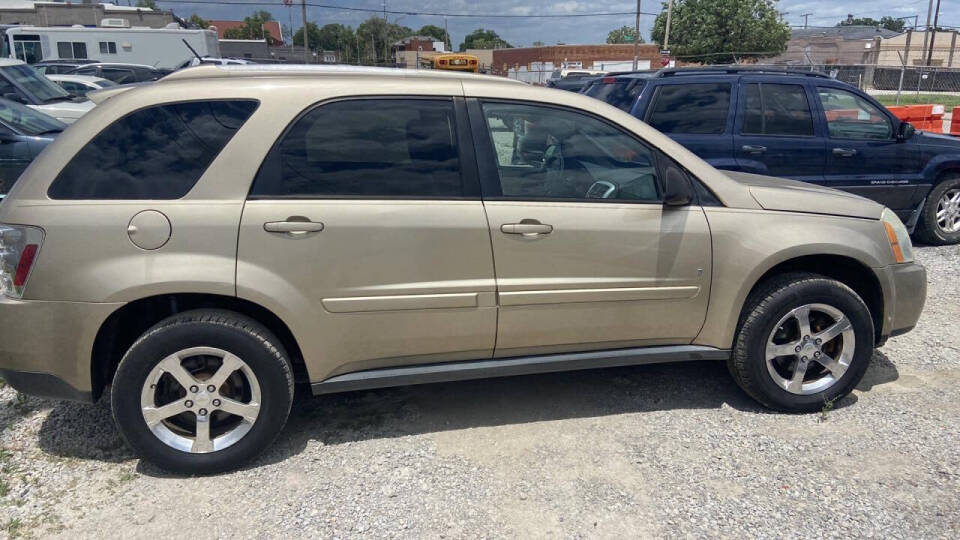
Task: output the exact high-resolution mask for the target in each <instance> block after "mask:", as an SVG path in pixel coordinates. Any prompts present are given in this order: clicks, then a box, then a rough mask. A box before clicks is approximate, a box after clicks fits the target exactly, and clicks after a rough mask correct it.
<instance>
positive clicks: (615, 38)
mask: <svg viewBox="0 0 960 540" xmlns="http://www.w3.org/2000/svg"><path fill="white" fill-rule="evenodd" d="M634 31H635V30H634V28H633V27H632V26H621V27H620V28H617V29H616V30H611V31H610V33H609V34H607V43H633V34H634ZM643 42H644V41H643V36H640V40H639V41H638V43H643Z"/></svg>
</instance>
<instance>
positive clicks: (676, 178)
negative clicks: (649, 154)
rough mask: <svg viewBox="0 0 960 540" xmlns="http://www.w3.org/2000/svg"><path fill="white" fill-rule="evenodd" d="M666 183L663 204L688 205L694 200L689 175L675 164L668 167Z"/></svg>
mask: <svg viewBox="0 0 960 540" xmlns="http://www.w3.org/2000/svg"><path fill="white" fill-rule="evenodd" d="M664 184H665V188H666V189H665V192H664V194H663V204H664V205H665V206H686V205H688V204H690V203H691V202H692V201H693V188H692V187H690V181H689V180H688V179H687V175H685V174H684V173H683V171H681V170H680V169H679V168H677V167H675V166H671V167H668V168H667V174H666V177H665V178H664Z"/></svg>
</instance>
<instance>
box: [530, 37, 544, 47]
mask: <svg viewBox="0 0 960 540" xmlns="http://www.w3.org/2000/svg"><path fill="white" fill-rule="evenodd" d="M544 45H546V43H544V42H542V41H540V40H539V39H538V40H537V41H534V42H533V44H532V46H533V47H543V46H544Z"/></svg>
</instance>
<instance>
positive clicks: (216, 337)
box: [111, 310, 293, 474]
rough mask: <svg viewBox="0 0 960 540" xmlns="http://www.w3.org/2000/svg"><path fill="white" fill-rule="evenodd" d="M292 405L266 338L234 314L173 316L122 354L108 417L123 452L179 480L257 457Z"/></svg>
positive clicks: (279, 355)
mask: <svg viewBox="0 0 960 540" xmlns="http://www.w3.org/2000/svg"><path fill="white" fill-rule="evenodd" d="M292 400H293V377H292V374H291V370H290V364H289V361H288V360H287V359H286V356H285V353H284V352H283V350H282V348H281V347H280V345H279V343H278V342H277V339H276V338H275V337H274V336H273V335H272V334H270V332H269V331H268V330H266V329H265V328H264V327H262V326H261V325H259V324H258V323H256V322H255V321H253V320H251V319H248V318H246V317H244V316H241V315H239V314H236V313H232V312H227V311H214V310H200V311H192V312H185V313H182V314H178V315H174V316H172V317H170V318H168V319H166V320H164V321H162V322H160V323H159V324H157V325H156V326H154V327H153V328H152V329H150V330H148V331H147V332H146V333H145V334H144V335H143V336H141V338H140V339H139V340H137V342H136V343H134V344H133V346H132V347H131V348H130V350H129V351H128V352H127V354H126V355H125V356H124V358H123V360H122V361H121V362H120V366H119V367H118V368H117V373H116V375H115V376H114V379H113V391H112V396H111V401H112V407H113V414H114V417H115V418H116V420H117V423H118V425H119V426H120V431H121V433H122V434H123V436H124V437H125V438H126V439H127V441H128V442H129V443H130V445H131V446H133V447H134V449H135V450H137V452H138V453H139V454H140V455H141V456H143V457H144V458H146V459H147V460H149V461H152V462H154V463H156V464H157V465H159V466H160V467H162V468H164V469H168V470H171V471H175V472H179V473H186V474H201V473H213V472H219V471H223V470H228V469H232V468H235V467H237V466H239V465H240V464H242V463H243V462H245V461H247V460H249V459H251V458H253V457H254V456H256V455H257V454H259V453H260V452H262V451H263V450H264V449H265V448H266V447H267V446H269V444H270V443H271V442H272V441H273V440H274V438H276V436H277V435H278V434H279V433H280V430H281V429H282V428H283V425H284V423H285V422H286V419H287V415H288V414H289V412H290V406H291V403H292Z"/></svg>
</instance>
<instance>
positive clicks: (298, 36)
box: [293, 22, 320, 50]
mask: <svg viewBox="0 0 960 540" xmlns="http://www.w3.org/2000/svg"><path fill="white" fill-rule="evenodd" d="M307 37H308V38H310V50H317V48H318V47H319V45H318V43H320V27H318V26H317V24H316V23H312V22H308V23H307ZM293 44H294V45H295V46H298V47H303V27H302V26H301V27H300V29H299V30H297V31H296V33H294V34H293Z"/></svg>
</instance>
